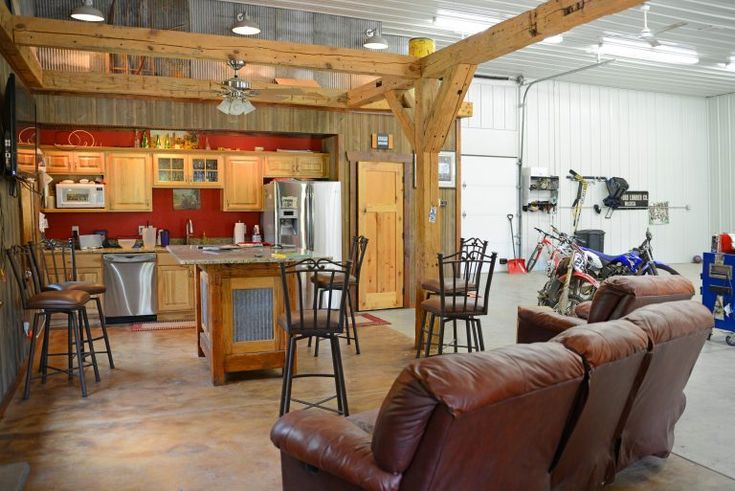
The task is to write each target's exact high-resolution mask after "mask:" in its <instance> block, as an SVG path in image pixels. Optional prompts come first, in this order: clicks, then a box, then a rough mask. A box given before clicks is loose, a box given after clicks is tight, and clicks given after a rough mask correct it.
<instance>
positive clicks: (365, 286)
mask: <svg viewBox="0 0 735 491" xmlns="http://www.w3.org/2000/svg"><path fill="white" fill-rule="evenodd" d="M357 165H358V167H357V231H358V234H360V235H364V236H365V237H367V238H368V239H369V241H370V242H368V247H367V251H366V253H365V260H364V261H363V264H362V271H361V274H360V293H359V297H360V300H359V305H360V309H361V310H371V309H388V308H395V307H403V273H404V272H403V163H396V162H358V164H357Z"/></svg>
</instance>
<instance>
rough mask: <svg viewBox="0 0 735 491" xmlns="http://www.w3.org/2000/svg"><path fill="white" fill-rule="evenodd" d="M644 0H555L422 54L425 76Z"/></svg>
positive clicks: (501, 52) (511, 49) (487, 57)
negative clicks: (441, 47)
mask: <svg viewBox="0 0 735 491" xmlns="http://www.w3.org/2000/svg"><path fill="white" fill-rule="evenodd" d="M643 2H644V0H584V1H582V0H551V1H548V2H546V3H544V4H541V5H539V6H538V7H536V8H535V9H532V10H529V11H527V12H524V13H522V14H520V15H517V16H516V17H513V18H511V19H508V20H505V21H503V22H501V23H499V24H496V25H494V26H492V27H490V28H489V29H487V30H485V31H482V32H479V33H477V34H475V35H472V36H470V37H468V38H465V39H463V40H461V41H458V42H456V43H454V44H452V45H450V46H447V47H446V48H443V49H440V50H439V51H436V52H435V53H432V54H430V55H428V56H425V57H424V58H421V66H422V76H423V77H427V78H437V77H440V76H441V75H442V74H443V73H444V72H446V71H447V70H448V69H449V68H451V67H452V66H454V65H458V64H469V65H479V64H481V63H485V62H487V61H490V60H494V59H496V58H499V57H501V56H504V55H507V54H509V53H512V52H514V51H518V50H519V49H522V48H525V47H526V46H529V45H531V44H534V43H537V42H539V41H542V40H543V39H544V38H547V37H549V36H554V35H556V34H561V33H563V32H566V31H568V30H570V29H572V28H574V27H576V26H579V25H582V24H586V23H588V22H592V21H593V20H596V19H599V18H600V17H604V16H606V15H610V14H615V13H618V12H621V11H623V10H626V9H629V8H630V7H635V6H636V5H639V4H641V3H643Z"/></svg>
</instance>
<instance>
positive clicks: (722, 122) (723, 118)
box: [707, 94, 735, 233]
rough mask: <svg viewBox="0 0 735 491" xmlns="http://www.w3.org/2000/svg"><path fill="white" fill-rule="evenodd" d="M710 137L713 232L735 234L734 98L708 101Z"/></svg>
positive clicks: (734, 96) (711, 224)
mask: <svg viewBox="0 0 735 491" xmlns="http://www.w3.org/2000/svg"><path fill="white" fill-rule="evenodd" d="M707 106H708V109H709V133H710V163H711V167H710V190H711V192H710V207H711V218H710V232H711V233H721V232H727V233H731V232H735V206H733V195H734V194H735V193H734V192H733V190H735V170H733V168H734V167H735V136H733V134H734V133H735V94H729V95H723V96H720V97H713V98H711V99H709V100H708V101H707Z"/></svg>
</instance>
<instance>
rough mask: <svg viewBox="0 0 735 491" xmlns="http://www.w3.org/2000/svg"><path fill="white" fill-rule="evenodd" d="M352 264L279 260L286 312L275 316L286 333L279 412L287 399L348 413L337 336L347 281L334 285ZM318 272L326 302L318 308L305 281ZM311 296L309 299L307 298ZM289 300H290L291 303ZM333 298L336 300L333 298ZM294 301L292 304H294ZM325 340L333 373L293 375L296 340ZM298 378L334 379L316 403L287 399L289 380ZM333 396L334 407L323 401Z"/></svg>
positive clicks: (283, 411)
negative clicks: (332, 391) (330, 389)
mask: <svg viewBox="0 0 735 491" xmlns="http://www.w3.org/2000/svg"><path fill="white" fill-rule="evenodd" d="M351 266H352V263H351V262H350V261H347V262H345V263H338V262H334V261H330V260H328V259H319V260H314V259H304V260H302V261H299V262H297V263H294V264H291V265H286V264H284V263H281V265H280V267H281V281H282V284H283V295H284V303H285V306H286V312H285V313H284V314H283V315H281V316H280V317H279V319H278V324H279V325H280V326H281V328H282V329H283V330H284V331H286V333H287V335H288V347H287V348H286V363H285V365H284V367H283V387H282V390H281V407H280V410H279V415H280V416H283V415H284V414H286V413H287V412H288V411H289V408H290V407H291V401H294V402H298V403H299V404H303V405H305V406H306V408H307V409H308V408H312V407H318V408H321V409H325V410H327V411H332V412H336V413H337V414H341V415H344V416H348V415H349V409H348V407H347V393H346V391H345V378H344V371H343V370H342V354H341V353H340V348H339V338H338V337H337V336H338V335H339V334H341V333H342V331H343V329H344V318H345V302H346V300H347V288H348V284H349V282H347V281H342V286H341V287H340V288H341V289H340V288H337V287H336V285H335V283H336V281H338V279H339V278H344V277H346V276H347V275H348V274H349V272H350V268H351ZM318 274H322V275H324V276H325V278H327V279H328V282H327V284H326V285H327V287H328V288H326V291H327V302H326V306H324V307H322V306H320V305H319V304H318V302H317V296H316V295H311V296H310V295H309V291H308V290H309V288H307V287H308V285H309V282H310V281H311V282H312V283H314V282H315V281H316V275H318ZM335 292H340V293H341V295H340V297H339V300H338V301H337V302H338V303H339V307H337V308H335V307H334V306H333V305H334V303H333V302H332V300H333V296H334V293H335ZM310 297H311V298H310ZM292 299H293V302H292ZM334 300H337V299H336V298H335V299H334ZM294 302H295V303H294ZM312 336H313V337H316V338H317V339H319V338H324V339H328V340H329V343H330V346H331V349H332V367H333V370H334V372H333V373H299V374H294V361H295V358H296V348H297V344H296V343H297V342H298V341H300V340H302V339H306V338H309V337H312ZM301 377H329V378H334V385H335V392H336V394H335V395H334V396H330V397H327V398H324V399H321V400H319V401H317V402H307V401H302V400H299V399H292V398H291V387H292V385H293V379H295V378H301ZM332 399H337V410H336V411H335V410H334V409H332V408H330V407H326V406H324V405H323V404H324V403H325V402H327V401H330V400H332Z"/></svg>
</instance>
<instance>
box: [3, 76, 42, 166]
mask: <svg viewBox="0 0 735 491" xmlns="http://www.w3.org/2000/svg"><path fill="white" fill-rule="evenodd" d="M2 100H3V107H2V141H3V153H2V156H3V162H2V163H3V168H2V169H1V170H2V171H3V172H2V174H3V175H4V176H5V177H6V178H8V179H14V178H15V177H16V176H17V175H18V143H19V142H22V143H26V144H29V145H31V146H32V147H34V149H35V148H36V147H37V146H38V128H37V127H36V102H35V100H34V99H33V95H32V94H31V93H30V91H29V90H28V89H27V88H26V87H25V86H24V85H23V84H22V83H21V81H20V80H18V79H17V78H16V76H15V75H14V74H12V73H11V74H10V76H8V81H7V83H6V84H5V92H4V93H3V99H2Z"/></svg>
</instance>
